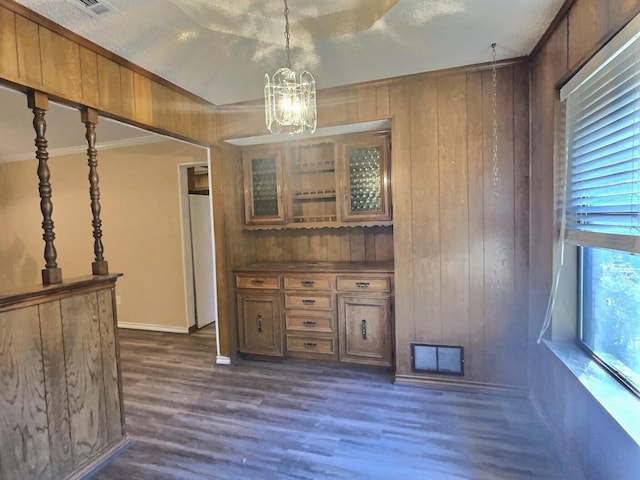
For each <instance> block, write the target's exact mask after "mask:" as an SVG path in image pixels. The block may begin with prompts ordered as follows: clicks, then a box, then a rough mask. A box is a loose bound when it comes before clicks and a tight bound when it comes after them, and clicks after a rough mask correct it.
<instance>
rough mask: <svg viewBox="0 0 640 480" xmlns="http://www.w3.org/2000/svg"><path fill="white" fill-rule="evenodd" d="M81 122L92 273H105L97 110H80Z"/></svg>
mask: <svg viewBox="0 0 640 480" xmlns="http://www.w3.org/2000/svg"><path fill="white" fill-rule="evenodd" d="M81 116H82V122H83V123H84V124H85V127H86V132H85V138H86V139H87V157H88V164H89V196H90V198H91V213H92V215H93V220H92V221H91V224H92V225H93V253H94V255H95V261H94V262H93V263H92V264H91V270H92V271H93V274H94V275H106V274H108V273H109V264H108V262H107V261H106V260H105V259H104V246H103V244H102V220H101V219H100V210H101V207H100V186H99V182H100V178H99V177H98V151H97V150H96V125H97V124H98V112H96V111H95V110H93V109H92V108H87V109H85V110H83V111H82V114H81Z"/></svg>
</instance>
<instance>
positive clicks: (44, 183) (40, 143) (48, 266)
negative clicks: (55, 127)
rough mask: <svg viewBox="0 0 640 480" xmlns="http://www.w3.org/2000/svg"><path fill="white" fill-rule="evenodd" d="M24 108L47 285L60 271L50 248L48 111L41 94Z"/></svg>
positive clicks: (58, 278) (58, 280)
mask: <svg viewBox="0 0 640 480" xmlns="http://www.w3.org/2000/svg"><path fill="white" fill-rule="evenodd" d="M27 98H28V105H29V108H30V109H31V110H33V128H34V130H35V132H36V140H35V145H36V159H37V160H38V179H39V183H38V192H39V193H40V211H41V212H42V230H43V234H42V238H43V240H44V260H45V268H44V269H43V270H42V283H43V284H44V285H50V284H54V283H62V270H61V269H60V268H58V263H57V262H56V259H57V257H58V253H57V252H56V247H55V245H54V239H55V233H54V226H53V217H52V215H53V202H52V201H51V194H52V190H51V183H50V181H49V180H50V178H51V172H50V171H49V165H48V164H47V161H48V160H49V152H48V151H47V146H48V143H47V139H46V137H45V133H46V130H47V122H46V121H45V118H44V117H45V111H46V110H47V109H48V107H49V99H48V97H47V95H46V94H44V93H42V92H31V93H29V95H28V97H27Z"/></svg>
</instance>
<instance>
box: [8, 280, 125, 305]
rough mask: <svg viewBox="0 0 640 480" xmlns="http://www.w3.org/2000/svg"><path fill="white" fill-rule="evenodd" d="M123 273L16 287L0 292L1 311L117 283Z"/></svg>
mask: <svg viewBox="0 0 640 480" xmlns="http://www.w3.org/2000/svg"><path fill="white" fill-rule="evenodd" d="M120 276H122V274H121V273H113V274H109V275H87V276H84V277H76V278H70V279H67V280H64V281H63V282H62V283H56V284H52V285H41V284H36V285H32V286H28V287H23V288H20V289H16V290H15V291H9V292H0V311H2V310H7V309H13V308H15V307H17V306H24V304H26V303H27V304H38V303H43V302H45V301H50V300H52V299H53V298H59V297H64V296H66V295H71V294H73V292H75V291H78V290H85V289H86V290H92V289H100V288H105V287H108V286H110V285H111V284H115V282H116V280H117V278H118V277H120Z"/></svg>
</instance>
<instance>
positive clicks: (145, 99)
mask: <svg viewBox="0 0 640 480" xmlns="http://www.w3.org/2000/svg"><path fill="white" fill-rule="evenodd" d="M133 88H134V91H135V92H136V97H135V111H136V118H137V119H138V120H139V121H140V122H142V123H146V124H147V125H153V94H152V92H151V80H150V79H148V78H147V77H143V76H142V75H140V74H139V73H135V72H134V74H133Z"/></svg>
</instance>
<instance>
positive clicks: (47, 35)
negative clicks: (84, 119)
mask: <svg viewBox="0 0 640 480" xmlns="http://www.w3.org/2000/svg"><path fill="white" fill-rule="evenodd" d="M39 32H40V58H41V61H42V83H43V85H46V87H47V90H48V91H49V92H51V93H54V94H57V95H61V96H63V97H64V98H67V99H69V100H71V101H75V102H81V101H82V73H81V69H80V47H79V45H78V44H77V43H75V42H72V41H71V40H69V39H67V38H65V37H63V36H61V35H58V34H57V33H54V32H52V31H51V30H49V29H47V28H44V27H40V28H39Z"/></svg>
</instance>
